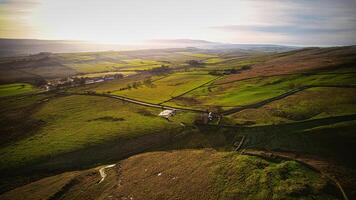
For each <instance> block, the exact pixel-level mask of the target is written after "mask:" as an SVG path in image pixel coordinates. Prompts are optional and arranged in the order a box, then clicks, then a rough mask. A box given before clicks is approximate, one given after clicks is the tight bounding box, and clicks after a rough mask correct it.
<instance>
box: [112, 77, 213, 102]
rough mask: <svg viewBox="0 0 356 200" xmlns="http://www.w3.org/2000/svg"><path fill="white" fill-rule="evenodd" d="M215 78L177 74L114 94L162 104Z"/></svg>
mask: <svg viewBox="0 0 356 200" xmlns="http://www.w3.org/2000/svg"><path fill="white" fill-rule="evenodd" d="M214 78H215V77H214V76H211V75H207V74H194V73H193V74H190V73H176V74H172V75H169V76H167V77H165V78H162V79H159V80H157V81H155V82H153V84H152V85H150V86H145V85H142V86H140V87H138V88H132V89H129V90H122V91H115V92H112V94H115V95H121V96H125V97H130V98H134V99H140V100H142V101H147V102H151V103H160V102H162V101H166V100H169V99H170V98H172V97H175V96H178V95H181V94H182V93H184V92H187V91H189V90H191V89H193V88H195V87H198V86H200V85H202V84H204V83H206V82H208V81H210V80H212V79H214Z"/></svg>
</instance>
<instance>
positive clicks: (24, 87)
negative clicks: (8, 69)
mask: <svg viewBox="0 0 356 200" xmlns="http://www.w3.org/2000/svg"><path fill="white" fill-rule="evenodd" d="M35 91H37V89H36V88H35V87H34V86H32V85H31V84H28V83H12V84H3V85H0V97H6V96H14V95H19V94H26V93H31V92H35Z"/></svg>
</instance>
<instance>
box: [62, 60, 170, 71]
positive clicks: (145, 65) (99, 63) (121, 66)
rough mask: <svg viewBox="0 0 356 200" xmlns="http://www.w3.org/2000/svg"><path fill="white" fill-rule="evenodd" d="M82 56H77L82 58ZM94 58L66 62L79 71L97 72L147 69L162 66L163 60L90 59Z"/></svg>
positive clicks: (68, 65)
mask: <svg viewBox="0 0 356 200" xmlns="http://www.w3.org/2000/svg"><path fill="white" fill-rule="evenodd" d="M81 58H82V56H75V60H76V59H81ZM90 59H94V58H91V57H89V58H87V57H86V56H85V57H84V60H83V61H77V62H71V63H68V64H66V66H67V67H69V68H72V69H74V70H76V71H77V72H78V73H95V72H97V73H98V72H110V71H117V70H147V69H152V68H155V67H160V66H161V65H163V64H166V63H163V62H159V61H155V60H146V59H118V60H110V59H109V60H105V59H104V60H100V59H99V60H90Z"/></svg>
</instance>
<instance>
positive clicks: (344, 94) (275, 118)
mask: <svg viewBox="0 0 356 200" xmlns="http://www.w3.org/2000/svg"><path fill="white" fill-rule="evenodd" d="M355 99H356V89H355V88H328V87H321V88H311V89H307V90H304V91H301V92H299V93H296V94H293V95H291V96H288V97H286V98H284V99H281V100H278V101H275V102H272V103H270V104H268V105H265V106H263V107H261V108H257V109H246V110H243V111H241V112H238V113H235V114H232V115H230V116H228V118H229V119H231V120H232V121H233V122H234V123H238V124H246V123H249V124H276V123H284V122H292V121H299V120H308V119H318V118H325V117H331V116H340V115H350V114H356V107H355V105H356V102H355Z"/></svg>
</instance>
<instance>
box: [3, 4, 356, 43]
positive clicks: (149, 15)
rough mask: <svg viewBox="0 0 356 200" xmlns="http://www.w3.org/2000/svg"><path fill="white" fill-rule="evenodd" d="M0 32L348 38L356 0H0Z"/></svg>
mask: <svg viewBox="0 0 356 200" xmlns="http://www.w3.org/2000/svg"><path fill="white" fill-rule="evenodd" d="M0 38H26V39H50V40H85V41H93V42H100V43H120V44H136V43H140V42H142V41H147V40H160V39H165V40H166V39H199V40H208V41H215V42H224V43H242V44H247V43H249V44H285V45H310V46H312V45H314V46H315V45H320V46H329V45H351V44H356V0H214V1H213V0H0Z"/></svg>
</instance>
